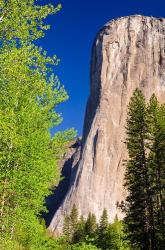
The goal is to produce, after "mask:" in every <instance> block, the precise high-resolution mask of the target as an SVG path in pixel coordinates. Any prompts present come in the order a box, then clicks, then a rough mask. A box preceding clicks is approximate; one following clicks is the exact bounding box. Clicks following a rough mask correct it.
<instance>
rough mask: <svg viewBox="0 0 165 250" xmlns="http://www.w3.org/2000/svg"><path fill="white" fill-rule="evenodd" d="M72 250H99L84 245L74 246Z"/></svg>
mask: <svg viewBox="0 0 165 250" xmlns="http://www.w3.org/2000/svg"><path fill="white" fill-rule="evenodd" d="M71 250H99V248H97V247H96V246H94V245H92V244H86V243H82V244H75V245H73V246H72V248H71Z"/></svg>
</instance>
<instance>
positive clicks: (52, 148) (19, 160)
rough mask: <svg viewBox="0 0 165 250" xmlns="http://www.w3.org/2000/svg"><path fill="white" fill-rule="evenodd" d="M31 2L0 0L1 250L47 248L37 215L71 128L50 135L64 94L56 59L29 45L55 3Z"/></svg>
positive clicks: (54, 182)
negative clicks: (41, 4)
mask: <svg viewBox="0 0 165 250" xmlns="http://www.w3.org/2000/svg"><path fill="white" fill-rule="evenodd" d="M35 2H36V1H33V0H24V1H20V0H8V1H5V0H1V1H0V44H1V46H0V117H1V119H0V160H1V165H0V220H1V221H0V233H1V241H2V243H3V244H4V246H2V247H3V248H4V249H5V250H8V249H12V248H13V249H33V250H34V249H36V250H39V249H44V250H45V249H52V247H51V246H50V245H52V244H53V243H52V241H51V242H50V244H49V239H48V237H47V236H46V234H45V228H44V227H43V225H41V224H40V223H39V220H38V218H37V217H38V216H39V215H40V214H41V212H42V211H45V210H46V208H45V206H44V200H45V197H46V196H47V195H49V194H50V189H51V187H52V186H53V185H57V184H58V182H59V180H60V172H59V167H58V165H59V160H60V159H61V157H62V156H63V154H64V152H65V150H66V147H67V145H68V142H69V141H70V140H72V139H73V138H74V137H75V132H74V130H72V129H71V130H67V131H65V132H59V133H57V134H55V136H54V137H53V138H52V137H51V135H50V128H52V127H53V126H57V125H58V124H60V122H61V121H62V117H61V115H60V114H58V113H57V112H56V106H57V105H59V104H60V103H61V102H63V101H65V100H67V99H68V95H67V93H66V91H65V89H64V87H63V86H62V85H61V84H60V82H59V80H58V77H57V76H54V75H53V74H52V72H53V67H54V66H56V65H57V64H58V61H59V60H58V59H57V57H56V56H53V57H49V56H47V53H46V52H45V51H43V49H42V48H40V47H37V46H36V45H35V44H34V43H33V41H34V40H36V39H38V38H40V37H42V36H43V35H44V30H46V29H48V28H49V27H48V26H47V25H45V24H44V20H45V18H46V17H47V16H48V15H50V14H54V13H56V12H57V11H58V10H59V9H60V8H61V7H60V5H59V6H58V7H56V8H55V7H53V6H52V5H45V6H38V5H36V4H35ZM6 241H7V245H8V246H9V248H6V245H5V244H6V243H5V242H6ZM12 242H13V243H12Z"/></svg>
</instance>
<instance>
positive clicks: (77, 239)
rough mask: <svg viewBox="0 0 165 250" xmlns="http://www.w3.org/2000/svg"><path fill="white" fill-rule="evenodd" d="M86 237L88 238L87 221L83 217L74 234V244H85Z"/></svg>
mask: <svg viewBox="0 0 165 250" xmlns="http://www.w3.org/2000/svg"><path fill="white" fill-rule="evenodd" d="M85 236H86V234H85V220H84V217H83V216H81V217H80V219H79V221H78V224H77V229H76V231H75V232H74V237H73V243H81V242H85Z"/></svg>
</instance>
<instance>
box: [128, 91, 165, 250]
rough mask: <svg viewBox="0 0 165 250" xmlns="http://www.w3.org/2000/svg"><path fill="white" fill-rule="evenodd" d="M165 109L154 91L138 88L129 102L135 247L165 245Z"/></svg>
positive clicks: (130, 198)
mask: <svg viewBox="0 0 165 250" xmlns="http://www.w3.org/2000/svg"><path fill="white" fill-rule="evenodd" d="M164 128H165V113H164V105H160V104H159V103H158V101H157V99H156V97H155V95H153V96H152V97H151V99H150V101H149V103H148V104H146V101H145V98H144V96H143V94H142V92H141V91H140V90H138V89H136V90H135V92H134V94H133V97H132V98H131V100H130V103H129V106H128V118H127V140H126V145H127V149H128V154H129V160H128V162H127V164H126V175H125V179H126V182H125V186H126V187H127V189H128V191H129V194H128V197H127V202H126V204H125V209H126V214H127V216H126V218H125V223H126V225H127V231H128V234H129V238H130V239H131V242H132V245H133V247H135V248H136V247H137V248H140V249H142V248H143V249H164V247H165V245H164V244H165V227H164V225H165V223H164V222H165V216H164V208H165V203H164V200H165V192H164V190H165V185H164V183H165V170H164V167H165V144H164V142H165V129H164Z"/></svg>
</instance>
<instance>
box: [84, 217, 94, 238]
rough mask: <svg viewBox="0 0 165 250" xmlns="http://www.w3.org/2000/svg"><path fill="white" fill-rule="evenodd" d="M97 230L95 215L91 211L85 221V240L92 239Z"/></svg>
mask: <svg viewBox="0 0 165 250" xmlns="http://www.w3.org/2000/svg"><path fill="white" fill-rule="evenodd" d="M96 230H97V223H96V216H95V215H94V214H92V213H89V214H88V217H87V220H86V223H85V234H86V236H87V237H86V239H87V241H94V240H95V235H96Z"/></svg>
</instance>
